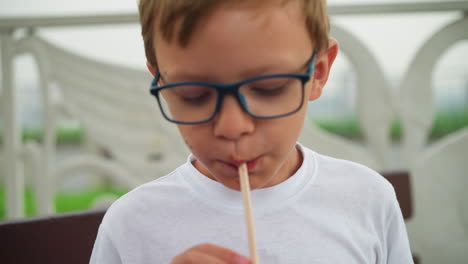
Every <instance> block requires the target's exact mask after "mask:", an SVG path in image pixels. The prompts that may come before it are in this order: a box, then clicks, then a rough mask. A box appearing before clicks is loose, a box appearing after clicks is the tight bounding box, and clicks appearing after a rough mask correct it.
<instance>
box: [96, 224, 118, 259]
mask: <svg viewBox="0 0 468 264" xmlns="http://www.w3.org/2000/svg"><path fill="white" fill-rule="evenodd" d="M89 263H90V264H98V263H99V264H107V263H109V264H111V263H112V264H119V263H122V260H121V259H120V255H119V252H118V251H117V249H116V247H115V244H114V243H113V241H112V239H111V237H110V236H109V234H108V233H107V230H106V229H105V227H104V226H103V225H102V224H101V226H100V227H99V231H98V234H97V237H96V241H95V242H94V247H93V252H92V254H91V259H90V261H89Z"/></svg>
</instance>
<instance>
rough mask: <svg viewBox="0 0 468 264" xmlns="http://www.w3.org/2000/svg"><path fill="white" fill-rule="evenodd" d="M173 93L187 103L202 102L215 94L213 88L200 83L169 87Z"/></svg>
mask: <svg viewBox="0 0 468 264" xmlns="http://www.w3.org/2000/svg"><path fill="white" fill-rule="evenodd" d="M171 89H172V91H173V92H174V94H175V95H176V96H177V98H179V100H181V101H183V103H187V104H194V105H196V104H203V103H205V102H208V101H210V100H213V98H215V95H216V91H215V89H213V88H211V87H207V86H200V85H184V86H176V87H172V88H171Z"/></svg>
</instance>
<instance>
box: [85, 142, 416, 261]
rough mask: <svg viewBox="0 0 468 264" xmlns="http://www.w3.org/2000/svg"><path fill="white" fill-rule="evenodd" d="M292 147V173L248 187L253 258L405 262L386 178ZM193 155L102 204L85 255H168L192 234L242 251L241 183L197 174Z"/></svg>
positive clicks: (406, 251) (407, 256)
mask: <svg viewBox="0 0 468 264" xmlns="http://www.w3.org/2000/svg"><path fill="white" fill-rule="evenodd" d="M298 148H299V149H300V150H301V151H302V153H303V156H304V161H303V164H302V166H301V167H300V168H299V170H298V171H297V172H296V173H295V174H294V175H293V176H291V177H290V178H289V179H287V180H286V181H284V182H282V183H281V184H279V185H276V186H273V187H270V188H265V189H259V190H253V191H252V203H253V214H254V222H255V229H256V238H257V247H258V253H259V256H260V262H261V263H266V264H280V263H281V264H302V263H303V264H314V263H333V264H338V263H344V264H353V263H356V264H365V263H372V264H374V263H379V264H381V263H391V264H406V263H413V260H412V257H411V252H410V248H409V243H408V237H407V233H406V228H405V224H404V222H403V217H402V214H401V210H400V207H399V205H398V202H397V200H396V197H395V192H394V190H393V188H392V186H391V185H390V183H388V182H387V181H386V180H385V179H384V178H383V177H382V176H380V175H379V174H377V173H376V172H374V171H372V170H370V169H369V168H367V167H364V166H362V165H359V164H356V163H353V162H349V161H345V160H339V159H334V158H331V157H327V156H323V155H320V154H317V153H315V152H313V151H311V150H309V149H307V148H305V147H303V146H300V145H298ZM193 159H194V157H193V156H191V157H189V160H188V161H187V162H186V163H185V164H183V165H182V166H180V167H179V168H177V169H176V170H175V171H173V172H172V173H171V174H169V175H167V176H165V177H162V178H159V179H157V180H154V181H152V182H150V183H147V184H144V185H142V186H140V187H138V188H136V189H134V190H132V191H131V192H129V193H127V194H126V195H124V196H123V197H121V198H120V199H119V200H117V201H116V202H115V203H114V204H113V205H112V206H111V207H110V208H109V210H108V211H107V213H106V215H105V217H104V219H103V221H102V224H101V226H100V228H99V233H98V237H97V239H96V243H95V245H94V249H93V253H92V256H91V263H99V264H106V263H109V264H116V263H132V264H134V263H148V264H150V263H151V264H160V263H170V261H171V259H172V258H173V257H174V256H176V255H178V254H180V253H182V252H183V251H185V250H186V249H188V248H191V247H193V246H195V245H197V244H200V243H212V244H216V245H219V246H222V247H226V248H230V249H232V250H234V251H237V252H239V253H241V254H243V255H245V256H248V252H249V251H248V242H247V231H246V226H245V219H244V211H243V206H242V196H241V193H240V192H238V191H234V190H231V189H228V188H227V187H225V186H223V185H222V184H220V183H218V182H216V181H213V180H211V179H209V178H208V177H206V176H204V175H202V174H201V173H200V172H199V171H198V170H197V169H195V167H193V165H192V163H191V161H193Z"/></svg>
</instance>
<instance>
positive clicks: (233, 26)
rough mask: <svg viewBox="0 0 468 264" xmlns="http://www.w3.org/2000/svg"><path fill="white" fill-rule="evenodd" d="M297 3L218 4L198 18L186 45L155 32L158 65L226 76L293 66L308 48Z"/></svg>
mask: <svg viewBox="0 0 468 264" xmlns="http://www.w3.org/2000/svg"><path fill="white" fill-rule="evenodd" d="M267 2H270V1H267ZM297 3H298V1H289V2H288V3H286V4H281V5H280V4H264V5H258V6H251V5H234V4H226V5H221V6H219V7H217V8H216V9H214V10H213V11H212V12H210V13H209V14H207V15H206V16H204V17H203V18H202V19H201V20H200V22H199V23H198V24H197V27H195V28H194V31H193V32H192V38H191V39H190V42H189V43H188V45H186V46H182V45H179V44H177V43H176V42H174V41H167V40H165V39H164V38H163V37H162V36H161V35H160V34H158V33H157V34H156V43H157V44H156V56H157V58H158V62H159V63H158V64H159V67H160V70H161V71H162V72H163V73H164V74H165V75H166V76H173V75H180V74H182V73H190V74H191V75H196V74H200V75H201V74H203V75H204V76H206V75H211V76H216V78H220V79H224V78H226V79H229V78H240V77H245V76H235V75H248V74H249V73H251V72H255V71H257V72H258V71H261V70H260V69H264V70H268V69H269V68H271V69H278V70H281V69H284V70H287V69H291V67H292V69H294V67H296V68H297V65H298V64H303V63H304V61H305V60H307V58H308V57H309V56H310V54H311V53H312V50H313V46H312V41H311V39H310V35H309V33H308V31H307V27H306V24H305V18H304V14H303V12H302V10H301V6H300V5H299V4H297Z"/></svg>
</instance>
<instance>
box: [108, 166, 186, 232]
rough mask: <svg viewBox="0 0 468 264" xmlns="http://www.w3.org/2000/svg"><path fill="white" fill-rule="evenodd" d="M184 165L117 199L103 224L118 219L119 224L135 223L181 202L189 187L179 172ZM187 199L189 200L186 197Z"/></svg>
mask: <svg viewBox="0 0 468 264" xmlns="http://www.w3.org/2000/svg"><path fill="white" fill-rule="evenodd" d="M185 166H186V164H184V165H182V166H180V167H178V168H177V169H175V170H174V171H172V172H171V173H169V174H167V175H165V176H162V177H160V178H157V179H155V180H153V181H151V182H148V183H145V184H142V185H140V186H138V187H136V188H135V189H133V190H131V191H129V192H128V193H126V194H125V195H123V196H122V197H120V198H119V199H117V200H116V201H115V202H114V203H113V204H112V205H111V206H110V207H109V209H108V210H107V212H106V214H105V216H104V219H103V223H106V222H107V221H114V219H120V221H121V222H126V219H128V220H129V221H132V222H135V221H136V220H138V219H139V218H142V219H147V218H151V217H148V216H149V215H150V214H152V213H154V212H155V211H157V210H160V209H161V208H171V207H169V206H168V205H173V204H174V201H175V200H177V201H178V202H183V200H184V197H186V196H187V195H186V194H187V192H189V188H190V186H189V185H188V184H187V183H186V182H185V181H184V179H183V177H182V173H181V170H184V169H186V168H185ZM187 199H189V198H188V197H187Z"/></svg>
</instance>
